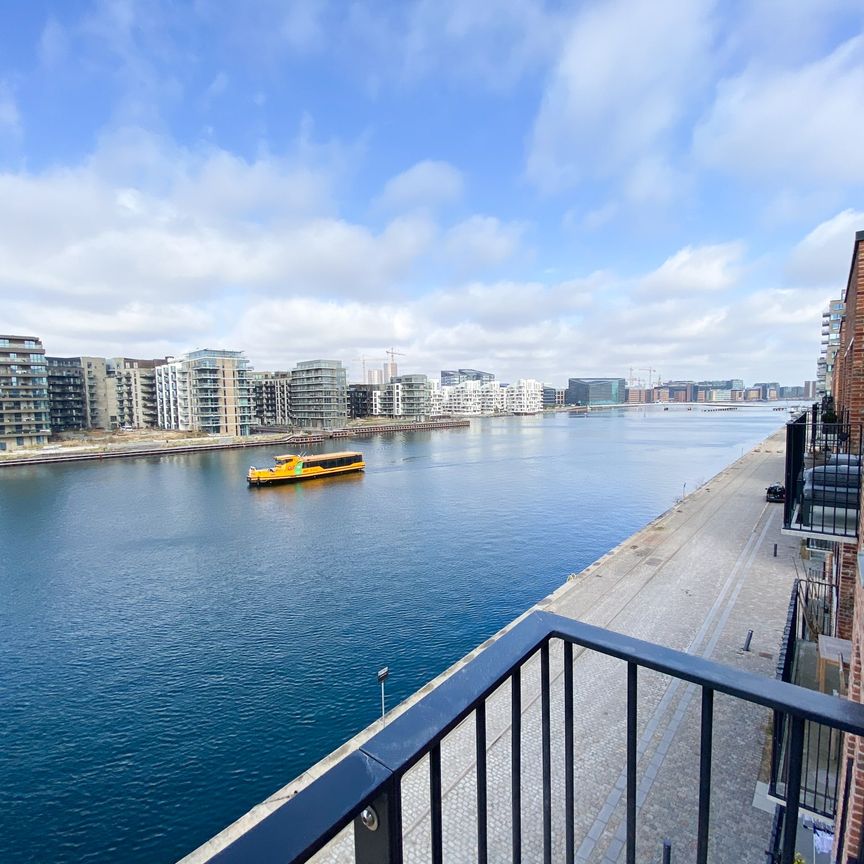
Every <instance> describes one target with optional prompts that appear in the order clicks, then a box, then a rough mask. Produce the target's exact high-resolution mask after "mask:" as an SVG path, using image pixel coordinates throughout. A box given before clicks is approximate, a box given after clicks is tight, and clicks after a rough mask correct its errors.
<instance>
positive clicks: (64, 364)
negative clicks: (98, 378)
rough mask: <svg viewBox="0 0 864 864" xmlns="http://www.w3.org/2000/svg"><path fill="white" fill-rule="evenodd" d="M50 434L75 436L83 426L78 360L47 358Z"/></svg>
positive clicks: (82, 385)
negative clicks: (62, 433) (73, 434)
mask: <svg viewBox="0 0 864 864" xmlns="http://www.w3.org/2000/svg"><path fill="white" fill-rule="evenodd" d="M45 364H46V366H47V367H48V402H49V405H50V410H51V432H52V434H53V433H57V432H78V431H80V430H82V429H84V428H85V426H86V414H85V411H84V370H83V369H82V368H81V358H80V357H46V358H45Z"/></svg>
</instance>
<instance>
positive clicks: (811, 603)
mask: <svg viewBox="0 0 864 864" xmlns="http://www.w3.org/2000/svg"><path fill="white" fill-rule="evenodd" d="M835 609H836V596H835V589H834V586H833V585H831V584H830V583H827V582H816V581H812V580H796V582H795V584H794V586H793V588H792V598H791V600H790V602H789V613H788V617H787V620H786V629H785V632H784V634H783V643H782V645H781V649H780V659H779V661H778V665H777V677H778V678H779V679H780V680H782V681H789V682H792V683H794V684H797V685H799V686H803V687H807V688H808V689H810V690H817V689H818V687H819V674H818V664H819V659H818V655H819V651H818V637H819V635H824V636H833V635H834V627H835V621H836V616H835ZM831 671H832V676H833V667H832V668H831ZM842 679H843V675H842V674H841V673H840V672H839V671H838V672H837V682H836V683H837V684H838V688H837V689H840V688H839V685H840V683H841V681H842ZM834 683H835V682H834V680H831V681H829V682H828V684H829V686H831V689H835V688H834V687H833V685H834ZM790 736H791V723H790V718H789V716H788V715H784V714H783V713H782V712H775V714H774V727H773V738H772V742H771V780H770V783H769V787H768V794H769V795H770V796H771V797H772V798H775V799H776V800H778V801H780V802H783V803H785V802H786V790H787V786H788V779H787V778H788V770H789V758H790V753H789V743H790ZM842 750H843V736H842V734H841V733H840V732H839V731H838V730H837V729H834V728H832V727H831V726H828V725H825V724H823V723H815V722H813V721H811V720H807V721H805V724H804V752H803V758H802V769H801V791H800V796H799V801H800V806H801V808H802V809H804V810H807V811H809V812H810V813H812V814H814V815H815V816H818V817H820V818H821V817H824V818H826V819H828V820H833V819H834V816H835V813H836V810H837V793H838V783H839V779H840V767H841V759H842Z"/></svg>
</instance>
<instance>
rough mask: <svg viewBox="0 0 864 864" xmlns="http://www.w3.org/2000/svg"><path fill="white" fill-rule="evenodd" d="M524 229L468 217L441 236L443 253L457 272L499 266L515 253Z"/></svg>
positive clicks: (514, 224)
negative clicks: (442, 237) (442, 238)
mask: <svg viewBox="0 0 864 864" xmlns="http://www.w3.org/2000/svg"><path fill="white" fill-rule="evenodd" d="M524 230H525V226H524V225H521V224H518V223H513V222H510V223H505V222H502V221H501V220H500V219H496V218H495V217H494V216H480V215H475V216H471V217H470V218H469V219H466V220H465V221H464V222H460V223H459V224H458V225H454V226H453V227H452V228H450V229H449V230H448V231H447V233H446V235H445V236H444V251H445V254H446V255H447V257H448V258H449V259H450V260H451V261H452V262H453V263H454V264H455V266H456V267H457V269H458V270H459V271H461V272H465V271H475V270H483V269H486V268H487V267H491V266H494V265H496V264H501V263H503V262H504V261H506V260H507V259H508V258H511V257H512V256H513V255H514V254H515V253H516V251H517V250H518V249H519V245H520V242H521V239H522V235H523V233H524Z"/></svg>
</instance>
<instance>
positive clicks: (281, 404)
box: [250, 372, 291, 426]
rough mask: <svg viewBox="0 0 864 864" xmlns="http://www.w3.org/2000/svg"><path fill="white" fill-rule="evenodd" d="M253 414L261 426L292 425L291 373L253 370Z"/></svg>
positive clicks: (251, 376) (255, 420) (251, 379)
mask: <svg viewBox="0 0 864 864" xmlns="http://www.w3.org/2000/svg"><path fill="white" fill-rule="evenodd" d="M250 381H251V386H252V416H253V418H254V421H253V422H255V423H257V424H258V425H259V426H290V425H291V373H290V372H252V373H251V374H250Z"/></svg>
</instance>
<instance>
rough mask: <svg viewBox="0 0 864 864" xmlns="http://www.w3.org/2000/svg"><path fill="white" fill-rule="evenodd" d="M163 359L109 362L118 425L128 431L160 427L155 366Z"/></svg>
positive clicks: (120, 358)
mask: <svg viewBox="0 0 864 864" xmlns="http://www.w3.org/2000/svg"><path fill="white" fill-rule="evenodd" d="M164 363H165V360H136V359H132V358H130V357H114V358H112V359H111V360H109V361H108V367H109V368H110V369H113V372H114V382H115V387H116V390H117V422H118V424H119V425H120V426H121V427H125V428H129V429H151V428H153V427H155V426H158V425H159V412H158V409H157V405H156V367H157V366H162V365H164Z"/></svg>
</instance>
